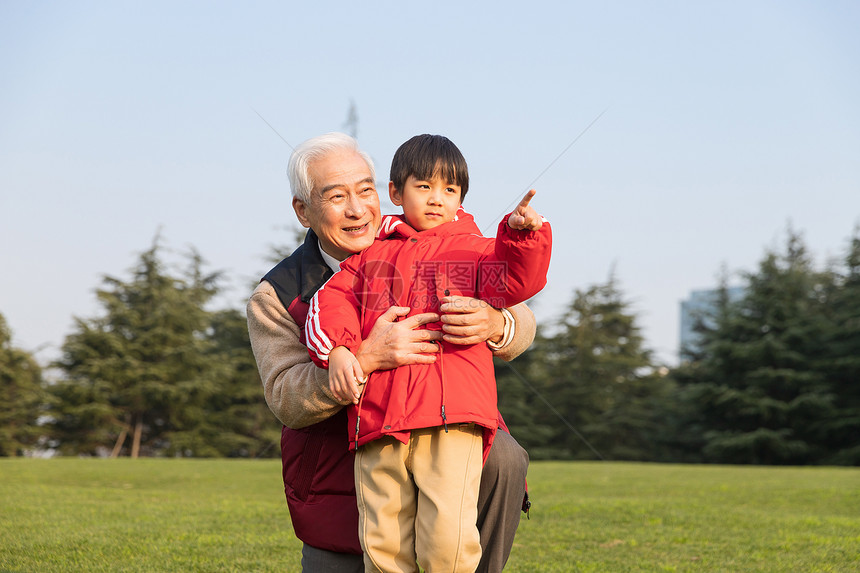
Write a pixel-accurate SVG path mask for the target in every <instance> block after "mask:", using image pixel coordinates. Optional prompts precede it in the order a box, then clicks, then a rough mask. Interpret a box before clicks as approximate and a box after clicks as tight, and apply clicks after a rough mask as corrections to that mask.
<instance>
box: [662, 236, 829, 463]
mask: <svg viewBox="0 0 860 573" xmlns="http://www.w3.org/2000/svg"><path fill="white" fill-rule="evenodd" d="M827 281H828V275H827V274H825V273H816V272H815V271H814V270H813V268H812V264H811V261H810V259H809V257H808V255H807V253H806V248H805V245H804V244H803V241H802V239H801V237H800V236H799V235H798V234H796V233H794V232H791V231H790V232H789V235H788V240H787V242H786V248H785V252H784V253H776V252H768V253H766V255H765V257H764V259H763V260H762V261H761V263H760V264H759V268H758V270H757V272H755V273H750V274H747V275H746V283H747V284H746V291H745V295H744V296H743V298H742V299H741V300H740V301H739V302H737V303H733V302H731V301H730V300H729V298H728V296H727V294H726V292H725V289H723V295H722V296H721V297H720V301H719V304H718V305H717V309H716V311H715V314H714V316H713V317H711V324H712V325H711V326H704V325H703V326H702V331H701V334H702V340H703V344H702V347H701V350H700V351H699V352H698V353H696V354H693V355H691V356H690V357H689V358H691V359H692V360H691V361H689V362H687V363H686V364H684V365H682V366H681V367H680V368H678V369H677V370H676V371H675V373H674V378H675V379H676V380H677V381H678V382H679V383H680V384H681V386H682V394H683V397H684V399H685V400H686V403H687V405H688V406H689V408H690V409H689V410H688V412H689V411H694V412H695V413H696V415H695V416H690V418H689V419H688V423H689V426H688V427H687V428H685V429H684V434H686V435H689V436H695V437H696V438H698V440H699V441H700V444H701V448H702V456H703V459H704V460H706V461H713V462H728V463H761V464H780V463H809V462H810V461H812V460H815V459H817V457H818V456H819V455H820V454H821V448H820V446H819V444H817V440H816V439H815V434H816V432H817V431H818V430H817V424H818V422H819V421H820V420H822V419H825V418H827V417H828V416H830V415H832V412H833V400H832V396H831V395H830V394H829V393H828V392H827V386H826V379H825V377H824V376H823V374H822V373H821V372H820V371H819V370H818V369H817V368H816V364H815V363H816V359H817V357H820V356H821V355H822V353H823V351H824V344H823V338H824V333H825V332H826V322H825V316H826V305H825V303H824V301H823V300H822V296H821V293H822V292H824V291H825V290H826V289H827ZM693 418H696V419H695V420H694V419H693Z"/></svg>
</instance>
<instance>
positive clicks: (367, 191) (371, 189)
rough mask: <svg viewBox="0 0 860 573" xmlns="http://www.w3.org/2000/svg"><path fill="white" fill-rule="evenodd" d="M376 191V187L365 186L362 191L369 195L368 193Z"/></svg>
mask: <svg viewBox="0 0 860 573" xmlns="http://www.w3.org/2000/svg"><path fill="white" fill-rule="evenodd" d="M375 191H376V189H375V188H374V187H365V188H364V189H362V190H361V192H362V193H363V194H364V195H367V194H368V193H373V192H375Z"/></svg>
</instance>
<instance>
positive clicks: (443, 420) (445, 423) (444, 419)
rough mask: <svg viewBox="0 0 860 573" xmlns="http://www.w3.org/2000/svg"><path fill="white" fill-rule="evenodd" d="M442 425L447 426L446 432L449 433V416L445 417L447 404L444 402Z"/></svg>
mask: <svg viewBox="0 0 860 573" xmlns="http://www.w3.org/2000/svg"><path fill="white" fill-rule="evenodd" d="M442 425H443V426H445V433H446V434H447V433H448V418H447V417H445V404H442Z"/></svg>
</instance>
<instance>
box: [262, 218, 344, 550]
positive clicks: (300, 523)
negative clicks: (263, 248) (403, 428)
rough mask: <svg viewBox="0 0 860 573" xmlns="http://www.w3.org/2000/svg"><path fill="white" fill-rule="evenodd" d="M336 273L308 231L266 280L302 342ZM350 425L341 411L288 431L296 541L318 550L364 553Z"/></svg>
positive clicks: (284, 453) (284, 437)
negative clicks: (318, 298) (314, 302)
mask: <svg viewBox="0 0 860 573" xmlns="http://www.w3.org/2000/svg"><path fill="white" fill-rule="evenodd" d="M332 274H334V273H333V272H332V270H331V269H330V268H329V267H328V265H326V263H325V261H324V260H323V259H322V256H321V255H320V252H319V247H318V242H317V237H316V235H315V234H314V232H313V231H310V230H309V231H308V233H307V235H306V237H305V242H304V244H303V245H301V246H300V247H299V248H298V249H296V250H295V251H294V252H293V254H292V255H290V256H289V257H287V258H286V259H284V260H283V261H281V262H280V263H278V265H277V266H275V268H273V269H272V270H271V271H269V273H268V274H267V275H266V276H265V277H263V280H266V281H268V282H269V283H270V284H271V285H272V286H273V287H274V289H275V292H276V293H277V295H278V298H279V299H280V301H281V303H282V304H283V305H284V308H286V309H287V311H288V312H289V313H290V316H291V317H292V318H293V320H295V322H296V324H298V325H299V327H300V328H301V338H300V339H301V342H302V344H304V343H305V333H304V328H305V318H306V316H307V312H308V302H309V301H310V299H311V297H312V296H313V295H314V293H316V291H317V290H318V289H319V288H320V287H321V286H322V285H323V284H325V282H326V281H327V280H328V279H329V277H330V276H331V275H332ZM308 360H310V357H308ZM346 425H347V419H346V411H345V410H341V411H340V412H338V413H337V414H335V415H334V416H332V417H331V418H329V419H327V420H324V421H322V422H320V423H318V424H314V425H312V426H308V427H306V428H302V429H300V430H293V429H290V428H287V427H286V426H284V427H283V429H282V430H281V461H282V463H283V477H284V492H285V494H286V496H287V505H288V506H289V508H290V518H291V519H292V522H293V529H294V530H295V533H296V537H298V538H299V539H301V540H302V541H303V542H304V543H307V544H308V545H311V546H313V547H317V548H319V549H327V550H329V551H337V552H339V553H354V554H361V546H360V545H359V542H358V506H357V505H356V500H355V479H354V477H353V475H354V473H353V459H354V456H353V454H352V452H350V451H349V443H348V439H347V432H346Z"/></svg>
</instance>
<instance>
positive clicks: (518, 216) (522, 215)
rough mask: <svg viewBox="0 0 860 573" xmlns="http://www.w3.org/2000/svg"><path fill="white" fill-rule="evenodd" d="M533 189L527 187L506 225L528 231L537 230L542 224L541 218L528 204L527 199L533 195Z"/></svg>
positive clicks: (529, 199)
mask: <svg viewBox="0 0 860 573" xmlns="http://www.w3.org/2000/svg"><path fill="white" fill-rule="evenodd" d="M535 193H537V191H535V190H534V189H529V192H528V193H526V196H525V197H523V200H522V201H520V204H519V205H517V208H516V209H514V211H513V212H512V213H511V215H510V216H509V217H508V227H510V228H511V229H520V230H523V229H527V230H529V231H537V230H538V229H540V228H541V227H542V226H543V219H541V216H540V215H538V214H537V211H535V210H534V208H533V207H531V206H529V201H531V200H532V197H534V196H535Z"/></svg>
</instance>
